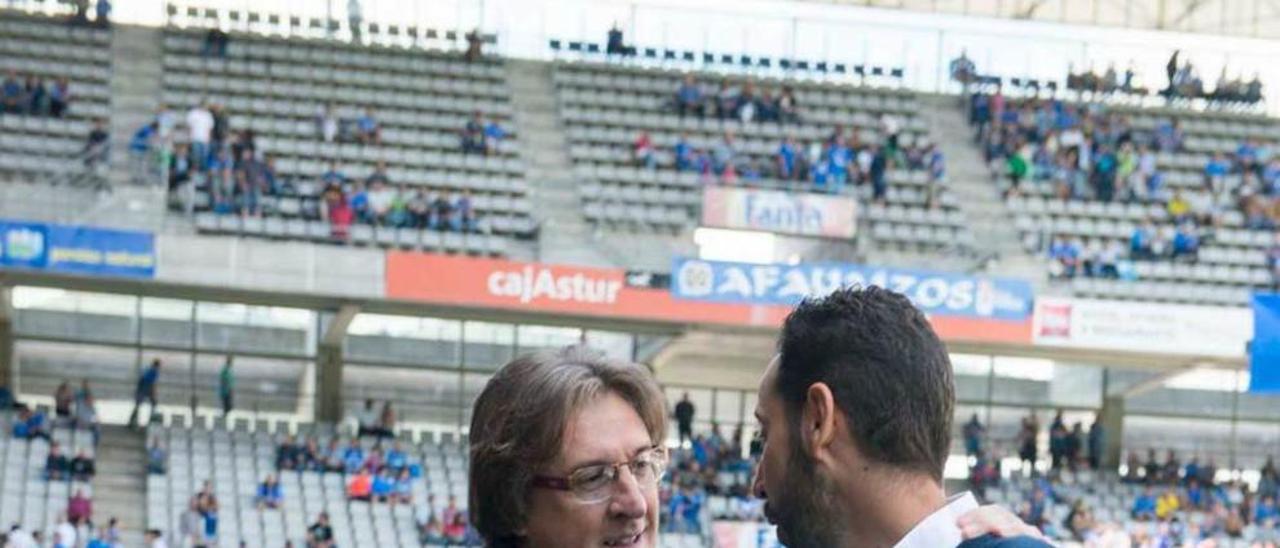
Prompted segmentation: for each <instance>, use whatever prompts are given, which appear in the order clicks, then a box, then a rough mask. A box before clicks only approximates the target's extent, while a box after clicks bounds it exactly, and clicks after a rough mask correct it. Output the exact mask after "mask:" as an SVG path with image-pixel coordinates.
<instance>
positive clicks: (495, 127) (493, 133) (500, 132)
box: [484, 117, 507, 156]
mask: <svg viewBox="0 0 1280 548" xmlns="http://www.w3.org/2000/svg"><path fill="white" fill-rule="evenodd" d="M506 138H507V130H505V129H503V128H502V126H501V125H500V124H498V119H497V118H496V117H495V118H490V119H489V123H487V124H485V125H484V153H485V154H487V155H489V156H493V155H496V154H498V147H499V146H500V145H501V144H502V141H503V140H505V139H506Z"/></svg>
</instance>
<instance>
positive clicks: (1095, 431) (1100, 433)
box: [1089, 416, 1107, 470]
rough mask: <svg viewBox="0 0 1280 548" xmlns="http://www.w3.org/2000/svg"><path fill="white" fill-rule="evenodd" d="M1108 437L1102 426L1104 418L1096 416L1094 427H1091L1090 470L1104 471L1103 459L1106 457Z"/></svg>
mask: <svg viewBox="0 0 1280 548" xmlns="http://www.w3.org/2000/svg"><path fill="white" fill-rule="evenodd" d="M1106 443H1107V435H1106V429H1105V428H1104V427H1103V426H1102V417H1101V416H1095V417H1094V418H1093V425H1092V426H1090V427H1089V468H1090V469H1092V470H1101V469H1102V459H1103V457H1104V455H1106V453H1105V451H1106Z"/></svg>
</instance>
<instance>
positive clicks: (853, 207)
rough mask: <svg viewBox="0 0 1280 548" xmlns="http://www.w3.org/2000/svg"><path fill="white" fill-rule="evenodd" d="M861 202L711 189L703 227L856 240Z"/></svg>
mask: <svg viewBox="0 0 1280 548" xmlns="http://www.w3.org/2000/svg"><path fill="white" fill-rule="evenodd" d="M857 211H858V202H857V201H856V200H854V199H853V197H851V196H831V195H826V194H812V193H803V192H781V191H776V190H759V189H748V188H725V187H707V188H706V189H704V190H703V191H702V224H703V226H709V227H716V228H731V229H737V230H760V231H765V232H777V233H780V234H795V235H799V236H816V237H824V238H852V237H853V236H854V234H855V232H856V230H857V227H858V218H857Z"/></svg>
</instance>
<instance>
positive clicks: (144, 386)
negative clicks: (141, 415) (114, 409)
mask: <svg viewBox="0 0 1280 548" xmlns="http://www.w3.org/2000/svg"><path fill="white" fill-rule="evenodd" d="M159 382H160V358H155V359H153V360H151V366H150V367H148V368H147V369H146V370H145V371H143V372H142V375H141V376H139V377H138V385H137V387H136V388H135V389H134V393H133V400H134V403H133V413H131V414H130V415H129V426H137V425H138V412H139V411H140V410H141V409H142V402H144V401H149V402H151V413H150V414H148V415H147V424H150V423H151V415H154V414H155V413H156V386H157V385H158V384H159Z"/></svg>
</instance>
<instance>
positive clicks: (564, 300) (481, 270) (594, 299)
mask: <svg viewBox="0 0 1280 548" xmlns="http://www.w3.org/2000/svg"><path fill="white" fill-rule="evenodd" d="M633 278H635V276H628V273H627V272H626V271H623V270H621V269H607V268H586V267H576V266H563V265H548V264H539V263H525V262H517V261H507V260H501V259H479V258H472V257H458V256H448V255H431V254H425V253H413V252H405V251H388V252H387V259H386V296H387V297H389V298H393V299H407V300H414V301H421V302H428V303H434V304H448V305H458V306H473V307H483V308H503V309H513V310H523V311H533V312H545V313H559V314H583V315H591V316H600V317H608V318H619V319H630V320H647V321H658V322H667V323H673V324H718V325H726V326H742V327H764V328H776V327H778V326H780V325H782V320H783V319H785V318H786V316H787V314H788V313H790V312H791V308H792V306H791V304H792V303H790V302H788V301H785V300H778V299H774V300H770V299H760V300H758V301H755V302H752V301H750V300H732V299H723V300H721V301H719V302H716V301H710V300H699V299H688V298H681V297H677V295H678V294H679V293H677V292H676V286H677V285H679V281H678V280H676V279H674V278H675V277H673V279H672V280H671V284H672V288H671V289H664V288H660V287H654V286H653V285H652V284H641V285H636V284H634V283H632V282H635V281H637V280H635V279H633ZM896 281H901V280H896ZM925 285H926V288H925V289H924V290H923V292H921V293H920V294H921V295H922V296H923V297H924V300H925V301H926V302H932V301H931V300H932V299H934V298H935V296H934V294H933V291H935V290H936V288H934V287H933V286H934V285H935V284H934V283H932V282H929V283H927V284H925ZM898 287H899V288H902V286H901V285H899V286H898ZM996 288H997V286H992V287H986V286H984V285H983V284H980V283H977V281H976V280H975V281H974V283H973V285H972V287H970V286H969V285H966V284H961V285H959V286H955V285H953V286H948V288H947V291H952V292H955V293H956V295H954V296H948V299H949V300H950V301H951V302H952V304H954V305H956V308H955V310H956V311H957V312H955V313H949V314H937V315H931V316H930V322H931V323H932V324H933V326H934V329H935V330H936V331H937V332H938V335H939V336H941V337H942V338H943V339H947V340H956V339H963V340H973V341H984V342H1011V343H1027V342H1030V340H1031V321H1030V312H1029V310H1030V308H1029V306H1030V304H1027V305H1026V306H1027V307H1028V308H1027V310H1028V312H1027V313H1026V314H1024V315H1023V316H1022V317H1021V319H1007V318H1017V317H1018V315H1017V314H1014V313H1013V312H1012V311H1011V310H1008V308H1009V306H1007V305H1009V303H1006V306H1005V307H1004V308H1005V309H1004V310H1002V311H998V310H997V309H998V308H1000V307H998V306H997V304H988V303H987V301H989V300H994V301H999V300H1000V298H999V297H998V296H997V295H996V294H995V291H996ZM908 289H909V288H908ZM917 290H918V289H917ZM1028 291H1029V290H1028ZM965 292H968V293H969V294H968V295H960V293H965ZM908 293H910V292H908ZM967 299H973V300H981V301H982V303H983V304H978V303H971V304H968V305H964V306H961V305H963V304H964V301H965V300H967ZM1028 299H1029V296H1028ZM944 304H945V303H944ZM943 308H945V307H935V309H937V310H942V309H943ZM988 308H990V310H989V311H990V314H988V315H987V316H985V317H984V316H982V315H981V314H980V312H981V311H987V310H988ZM966 314H967V315H966Z"/></svg>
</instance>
